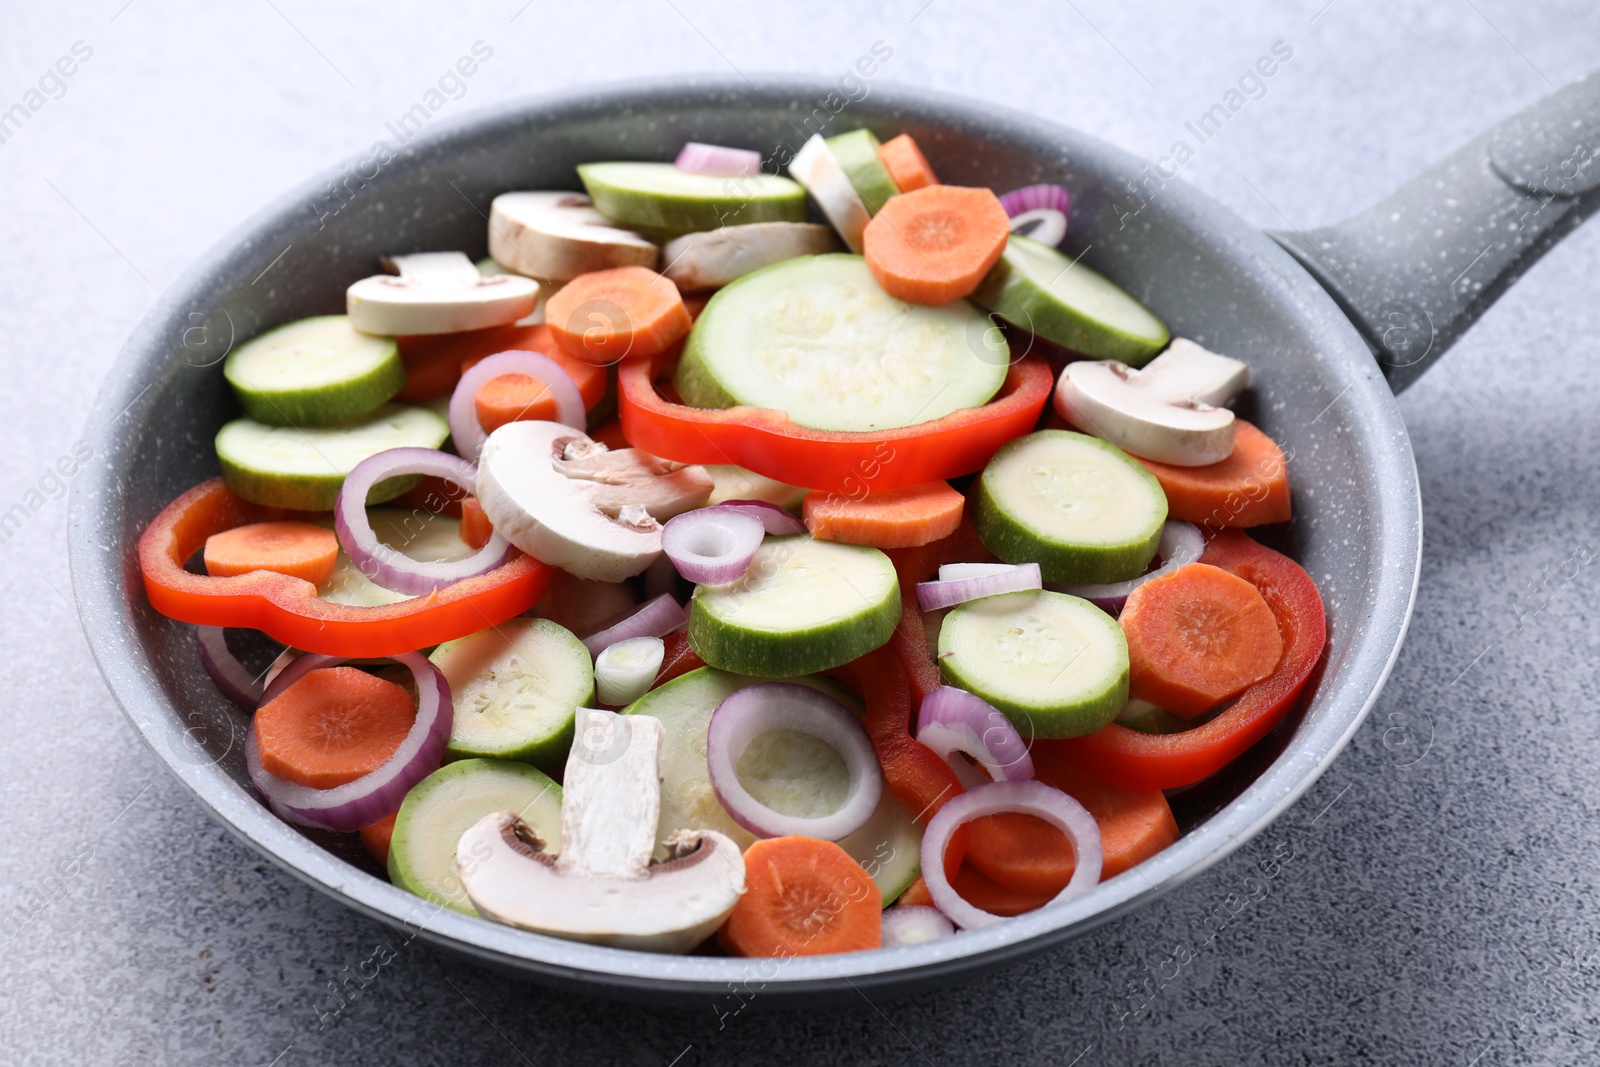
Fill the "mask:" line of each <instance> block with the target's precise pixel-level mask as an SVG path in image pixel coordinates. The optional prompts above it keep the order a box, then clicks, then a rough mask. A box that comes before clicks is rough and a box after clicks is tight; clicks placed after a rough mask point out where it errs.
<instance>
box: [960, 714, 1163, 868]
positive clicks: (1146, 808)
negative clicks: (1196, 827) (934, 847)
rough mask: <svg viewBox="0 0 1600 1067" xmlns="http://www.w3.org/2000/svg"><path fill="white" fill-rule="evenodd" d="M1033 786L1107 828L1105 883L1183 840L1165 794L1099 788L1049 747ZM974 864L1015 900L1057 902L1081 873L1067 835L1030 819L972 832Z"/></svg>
mask: <svg viewBox="0 0 1600 1067" xmlns="http://www.w3.org/2000/svg"><path fill="white" fill-rule="evenodd" d="M1032 755H1033V771H1034V775H1033V776H1034V778H1036V779H1037V780H1039V781H1041V782H1044V783H1045V784H1046V785H1052V786H1055V787H1056V788H1057V789H1059V790H1061V791H1062V792H1063V793H1066V794H1067V795H1068V796H1070V797H1072V799H1074V800H1076V801H1077V802H1078V803H1080V804H1082V805H1083V806H1084V807H1085V808H1087V809H1088V810H1089V814H1090V815H1093V816H1094V821H1095V822H1096V823H1097V824H1098V825H1099V827H1100V844H1101V847H1102V848H1103V849H1104V851H1105V859H1104V862H1103V863H1102V865H1101V868H1100V879H1101V881H1104V880H1105V879H1107V878H1114V877H1116V876H1117V875H1119V874H1121V873H1122V872H1123V871H1126V870H1127V869H1128V868H1130V867H1132V866H1134V865H1135V864H1138V863H1143V862H1144V861H1145V860H1147V859H1149V858H1150V857H1151V856H1154V855H1155V854H1156V853H1157V852H1160V851H1161V850H1162V849H1164V848H1166V847H1167V846H1168V845H1170V844H1172V843H1173V842H1174V841H1176V840H1177V839H1178V823H1177V821H1176V820H1175V819H1173V817H1172V808H1171V807H1169V806H1168V804H1167V798H1166V795H1165V794H1164V793H1162V792H1161V791H1160V790H1159V789H1118V788H1116V787H1115V786H1109V785H1105V784H1103V783H1101V782H1098V781H1096V780H1094V779H1093V778H1091V777H1089V776H1088V775H1086V774H1084V773H1083V772H1082V771H1080V770H1078V769H1077V768H1075V767H1073V766H1072V765H1071V764H1070V763H1068V762H1067V761H1066V760H1064V759H1062V758H1061V757H1060V756H1059V755H1056V754H1055V753H1053V752H1049V751H1046V750H1045V749H1044V748H1043V747H1042V746H1038V745H1036V746H1034V749H1033V753H1032ZM967 826H968V831H969V836H968V838H967V862H968V863H970V864H971V865H972V866H973V867H974V868H975V869H977V870H978V871H979V872H980V873H982V874H983V875H985V876H986V877H988V878H989V879H991V880H993V881H994V882H996V883H998V884H999V885H1001V886H1003V887H1005V888H1006V889H1010V890H1013V891H1014V892H1018V893H1022V894H1030V895H1037V894H1047V895H1048V896H1049V897H1054V896H1055V894H1057V893H1059V892H1061V890H1062V889H1064V888H1065V887H1066V884H1067V882H1068V881H1070V880H1071V878H1072V872H1073V871H1074V870H1076V869H1077V857H1076V856H1075V855H1074V853H1073V851H1072V845H1071V844H1069V843H1068V841H1067V838H1066V836H1065V835H1064V834H1062V832H1061V831H1060V830H1057V829H1056V828H1055V827H1053V826H1051V825H1050V824H1049V823H1046V822H1045V821H1044V820H1043V819H1040V818H1038V817H1037V816H1034V815H1029V814H1026V813H1025V812H1005V813H1002V814H999V815H989V816H985V817H984V818H981V819H973V820H972V821H971V822H970V823H968V824H967Z"/></svg>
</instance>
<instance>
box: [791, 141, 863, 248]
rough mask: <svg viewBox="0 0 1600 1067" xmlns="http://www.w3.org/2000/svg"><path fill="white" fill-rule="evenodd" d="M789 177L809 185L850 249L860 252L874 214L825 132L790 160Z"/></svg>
mask: <svg viewBox="0 0 1600 1067" xmlns="http://www.w3.org/2000/svg"><path fill="white" fill-rule="evenodd" d="M789 177H791V178H793V179H794V180H795V181H797V182H799V183H800V184H801V185H803V186H805V187H806V192H808V193H810V194H811V199H813V200H815V201H816V202H817V207H818V208H820V209H821V210H822V214H823V215H824V216H825V217H826V218H827V220H828V221H829V222H831V223H833V228H834V229H835V230H838V231H839V236H840V237H842V238H844V243H845V244H847V245H849V246H850V251H852V252H855V253H857V254H858V255H859V254H860V252H861V234H862V231H864V230H865V229H866V228H867V223H869V222H871V221H872V216H871V215H869V214H868V213H867V205H866V204H864V203H862V201H861V194H859V193H857V192H856V187H855V186H854V185H851V184H850V177H849V175H847V174H845V172H844V168H843V167H842V166H840V165H839V161H838V159H836V158H834V155H833V149H831V148H829V147H828V143H827V142H826V141H824V140H823V139H822V135H821V134H813V135H812V136H811V140H809V141H807V142H806V143H805V144H803V145H801V146H800V151H798V152H796V153H795V154H794V159H792V160H790V161H789Z"/></svg>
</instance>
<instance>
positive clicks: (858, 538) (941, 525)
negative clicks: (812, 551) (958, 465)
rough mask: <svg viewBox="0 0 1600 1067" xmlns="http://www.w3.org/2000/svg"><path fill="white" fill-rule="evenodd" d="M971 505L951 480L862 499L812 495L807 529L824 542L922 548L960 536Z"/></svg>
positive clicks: (807, 502)
mask: <svg viewBox="0 0 1600 1067" xmlns="http://www.w3.org/2000/svg"><path fill="white" fill-rule="evenodd" d="M965 503H966V498H965V497H963V496H962V495H961V494H960V493H958V492H956V491H955V490H954V489H952V488H950V483H949V482H927V483H924V484H923V485H910V486H907V487H906V488H904V489H889V490H886V491H883V492H876V493H874V492H868V493H867V494H866V495H865V496H863V497H862V498H861V499H859V500H852V499H851V498H850V497H847V496H844V495H842V494H839V493H807V494H806V498H805V505H804V509H805V520H806V528H807V529H808V530H810V531H811V536H812V537H815V538H817V539H819V540H822V541H843V542H845V543H846V544H852V545H870V546H871V547H873V548H917V547H919V546H921V545H925V544H928V543H929V542H931V541H937V540H939V539H940V538H944V537H949V536H950V535H951V534H953V533H955V532H956V528H957V527H959V526H960V525H961V510H962V505H964V504H965Z"/></svg>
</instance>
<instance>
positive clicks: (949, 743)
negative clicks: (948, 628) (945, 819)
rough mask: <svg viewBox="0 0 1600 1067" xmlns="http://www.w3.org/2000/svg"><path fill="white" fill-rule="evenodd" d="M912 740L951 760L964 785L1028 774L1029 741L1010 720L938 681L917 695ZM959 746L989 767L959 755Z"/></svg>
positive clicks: (1030, 766)
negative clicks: (936, 685)
mask: <svg viewBox="0 0 1600 1067" xmlns="http://www.w3.org/2000/svg"><path fill="white" fill-rule="evenodd" d="M917 740H918V741H921V742H922V743H923V744H924V745H927V746H928V747H929V748H931V749H933V751H934V752H936V753H937V754H938V755H939V758H941V759H943V760H944V761H945V762H946V763H948V764H950V766H951V768H953V769H954V770H955V772H956V777H957V778H959V779H961V784H962V785H963V786H965V787H966V788H968V789H974V788H976V787H978V786H980V785H986V784H987V783H989V782H991V781H994V782H999V781H1021V780H1023V779H1027V778H1032V777H1033V757H1032V756H1030V755H1029V754H1028V744H1027V742H1026V741H1024V740H1023V739H1022V735H1021V734H1019V733H1017V728H1016V727H1015V726H1014V725H1012V723H1011V720H1010V719H1008V718H1006V717H1005V715H1004V714H1003V713H1002V712H1001V711H1000V710H999V709H998V708H995V707H994V706H993V705H991V704H990V703H989V702H988V701H986V700H984V699H983V698H982V697H980V696H976V695H974V694H972V693H969V692H967V691H966V690H965V689H957V688H956V687H954V686H950V685H941V686H940V687H939V688H937V689H935V690H934V691H933V692H931V693H929V694H928V695H927V696H926V697H923V698H922V707H921V708H920V709H918V711H917ZM957 752H964V753H966V754H967V755H968V756H971V757H972V758H973V759H974V760H976V761H977V762H978V764H979V766H981V767H982V768H983V770H984V771H987V772H988V775H987V776H985V775H984V774H983V773H982V772H981V771H979V770H978V769H977V768H976V767H974V766H972V764H970V763H968V762H967V761H966V760H964V759H962V758H961V757H960V756H958V755H956V753H957Z"/></svg>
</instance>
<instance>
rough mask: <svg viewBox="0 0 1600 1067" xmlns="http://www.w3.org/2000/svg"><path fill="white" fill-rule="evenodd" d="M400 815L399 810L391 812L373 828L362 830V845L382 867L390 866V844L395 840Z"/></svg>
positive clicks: (365, 827) (368, 827)
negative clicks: (396, 818)
mask: <svg viewBox="0 0 1600 1067" xmlns="http://www.w3.org/2000/svg"><path fill="white" fill-rule="evenodd" d="M399 814H400V812H399V811H398V810H395V811H391V812H390V813H389V814H387V815H385V816H384V817H383V818H381V819H379V820H378V821H377V822H375V823H373V824H372V825H371V826H363V827H362V828H361V844H362V845H363V846H364V847H365V848H366V850H367V853H368V855H370V856H371V857H372V858H373V859H375V860H377V861H378V865H379V866H380V867H387V866H388V865H389V842H390V841H392V840H393V839H394V821H395V816H397V815H399Z"/></svg>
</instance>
